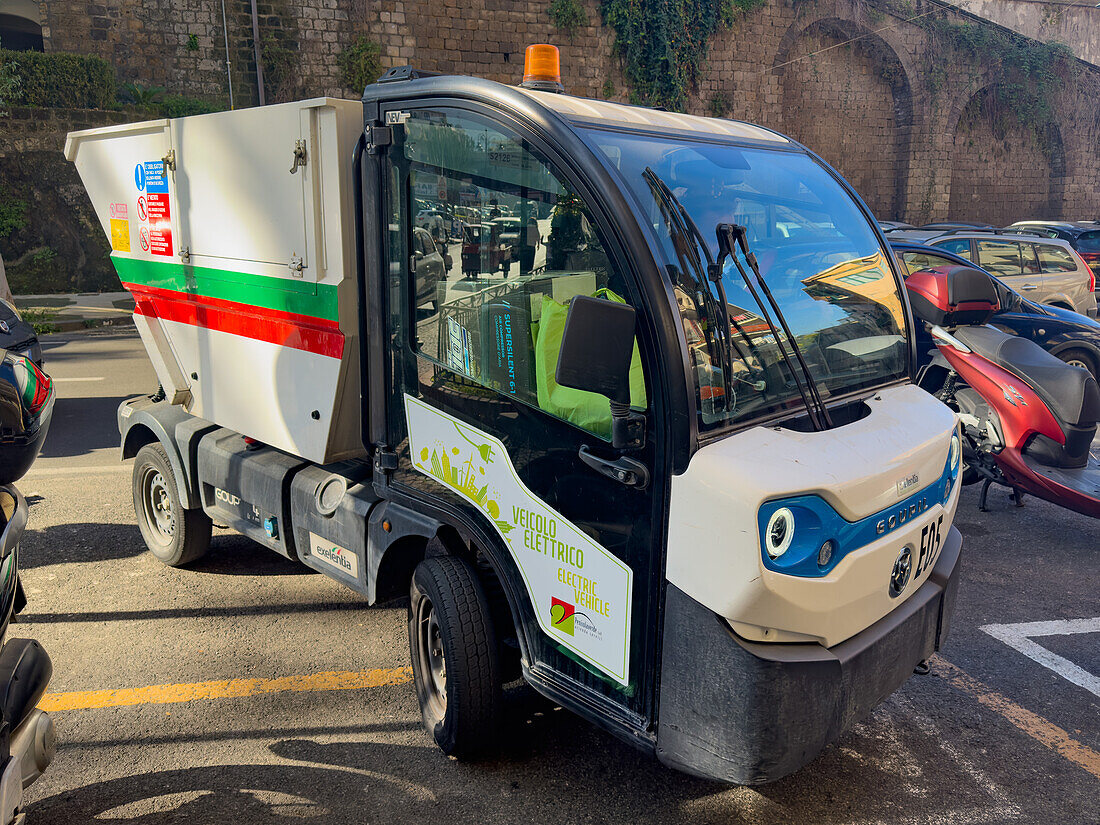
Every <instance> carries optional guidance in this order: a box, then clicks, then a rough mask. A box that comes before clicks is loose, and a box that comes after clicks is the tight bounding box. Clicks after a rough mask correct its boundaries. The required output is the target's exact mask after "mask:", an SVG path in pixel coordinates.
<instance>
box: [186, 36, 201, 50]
mask: <svg viewBox="0 0 1100 825" xmlns="http://www.w3.org/2000/svg"><path fill="white" fill-rule="evenodd" d="M198 50H199V36H198V35H197V34H189V35H187V51H189V52H197V51H198Z"/></svg>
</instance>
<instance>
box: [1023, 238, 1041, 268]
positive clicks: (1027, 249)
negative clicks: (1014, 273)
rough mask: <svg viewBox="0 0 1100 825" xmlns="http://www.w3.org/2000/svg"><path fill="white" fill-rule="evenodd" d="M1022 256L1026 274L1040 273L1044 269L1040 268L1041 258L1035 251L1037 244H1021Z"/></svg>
mask: <svg viewBox="0 0 1100 825" xmlns="http://www.w3.org/2000/svg"><path fill="white" fill-rule="evenodd" d="M1020 257H1021V263H1022V264H1023V268H1024V274H1025V275H1038V274H1039V273H1040V272H1041V271H1042V270H1040V269H1039V258H1038V256H1037V255H1036V253H1035V244H1033V243H1022V244H1020Z"/></svg>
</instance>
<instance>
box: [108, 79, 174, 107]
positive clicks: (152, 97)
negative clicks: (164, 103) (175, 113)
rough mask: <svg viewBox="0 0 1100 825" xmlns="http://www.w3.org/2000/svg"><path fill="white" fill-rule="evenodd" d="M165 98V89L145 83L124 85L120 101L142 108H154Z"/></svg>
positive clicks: (119, 91)
mask: <svg viewBox="0 0 1100 825" xmlns="http://www.w3.org/2000/svg"><path fill="white" fill-rule="evenodd" d="M162 97H164V87H162V86H146V85H145V84H144V83H123V84H122V88H121V89H119V90H118V99H119V100H120V101H122V102H123V103H130V104H132V105H134V106H138V107H141V108H146V107H152V106H153V105H154V104H156V103H158V102H160V99H161V98H162Z"/></svg>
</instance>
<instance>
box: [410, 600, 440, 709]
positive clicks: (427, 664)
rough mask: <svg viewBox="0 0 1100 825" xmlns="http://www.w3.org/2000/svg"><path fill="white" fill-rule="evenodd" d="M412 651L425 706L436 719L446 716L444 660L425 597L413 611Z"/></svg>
mask: <svg viewBox="0 0 1100 825" xmlns="http://www.w3.org/2000/svg"><path fill="white" fill-rule="evenodd" d="M416 649H417V656H418V657H419V659H420V680H421V682H422V684H423V687H424V693H425V695H426V696H427V699H428V706H429V707H430V708H431V711H432V713H433V715H434V716H435V717H436V718H437V719H442V718H443V717H444V715H445V714H446V713H447V659H446V656H445V655H444V653H443V634H442V632H441V631H440V627H439V620H438V616H437V614H436V611H435V608H434V606H433V605H432V602H431V599H429V598H428V597H427V596H423V597H422V598H421V599H420V602H419V604H418V605H417V608H416Z"/></svg>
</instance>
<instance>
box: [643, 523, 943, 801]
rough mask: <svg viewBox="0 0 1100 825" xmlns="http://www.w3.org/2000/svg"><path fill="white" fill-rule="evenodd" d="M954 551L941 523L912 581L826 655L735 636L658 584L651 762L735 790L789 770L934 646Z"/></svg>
mask: <svg viewBox="0 0 1100 825" xmlns="http://www.w3.org/2000/svg"><path fill="white" fill-rule="evenodd" d="M961 548H962V536H961V535H960V533H959V531H958V530H957V529H956V528H954V527H952V528H951V529H950V530H949V531H948V534H947V536H946V538H945V539H944V546H943V549H942V551H941V553H940V558H939V560H938V561H937V562H936V565H935V567H934V568H933V569H932V572H931V574H930V575H929V577H928V579H927V580H926V581H925V582H924V584H923V585H921V587H920V588H919V589H918V590H917V591H916V592H915V593H913V594H912V595H911V596H910V597H909V598H908V599H907V600H906V601H905V602H903V603H902V604H900V605H898V607H896V608H895V609H894V610H893V611H892V612H891V613H889V614H888V615H886V616H884V617H883V618H882V619H880V620H879V621H878V622H876V623H875V624H873V625H871V626H870V627H868V628H866V629H865V630H863V631H862V632H860V633H858V634H856V635H855V636H853V637H852V638H850V639H848V640H846V641H844V642H841V643H840V644H837V645H834V646H833V647H831V648H826V647H823V646H821V645H817V644H769V643H759V642H748V641H745V640H744V639H741V638H740V637H738V636H737V635H736V634H734V633H733V631H732V630H730V628H729V626H728V624H727V623H726V622H725V621H724V620H723V619H722V618H721V617H720V616H718V615H716V614H715V613H713V612H712V611H710V610H708V609H707V608H706V607H704V606H703V605H701V604H699V603H698V602H696V601H695V600H694V599H692V598H690V597H689V596H687V595H686V594H685V593H684V592H683V591H681V590H680V589H679V588H677V587H676V586H675V585H673V584H671V583H670V584H669V585H668V587H667V588H666V595H665V618H664V644H663V648H664V658H663V661H662V664H661V685H660V698H659V701H660V704H659V708H658V726H657V758H658V759H659V760H660V761H661V762H662V763H664V764H665V765H668V766H669V767H672V768H676V769H678V770H682V771H685V772H687V773H690V774H694V775H696V776H702V777H706V778H708V779H717V780H721V781H724V782H732V783H736V784H741V785H759V784H763V783H765V782H772V781H774V780H776V779H780V778H782V777H784V776H787V775H788V774H791V773H793V772H794V771H796V770H798V769H799V768H801V767H802V766H803V765H805V764H806V763H807V762H809V761H810V760H812V759H813V758H814V757H815V756H817V754H818V753H819V752H820V751H821V749H822V748H824V747H825V745H827V744H828V743H829V742H832V741H833V740H835V739H836V738H837V737H839V736H840V734H841V733H843V732H844V731H845V730H846V729H847V728H848V727H850V726H851V725H852V724H854V723H855V722H857V721H859V720H860V719H861V718H863V717H864V716H866V715H867V714H868V713H869V712H870V711H871V709H872V708H873V707H874V706H875V705H877V704H878V703H879V702H881V701H882V700H883V699H885V698H886V697H887V696H889V695H890V694H891V693H893V692H894V691H895V690H896V689H897V688H898V687H900V686H901V685H902V684H903V683H904V682H905V680H906V679H908V678H909V676H910V674H911V673H912V672H913V668H914V666H916V665H917V664H918V663H919V662H921V661H923V660H925V659H927V658H928V657H929V656H931V655H932V653H933V652H934V651H936V650H939V649H940V646H941V644H942V643H943V640H944V639H945V638H946V637H947V633H948V630H949V627H950V621H951V614H952V613H953V612H954V608H955V594H956V590H957V586H958V570H959V565H958V562H959V557H960V551H961ZM884 586H885V583H884Z"/></svg>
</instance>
